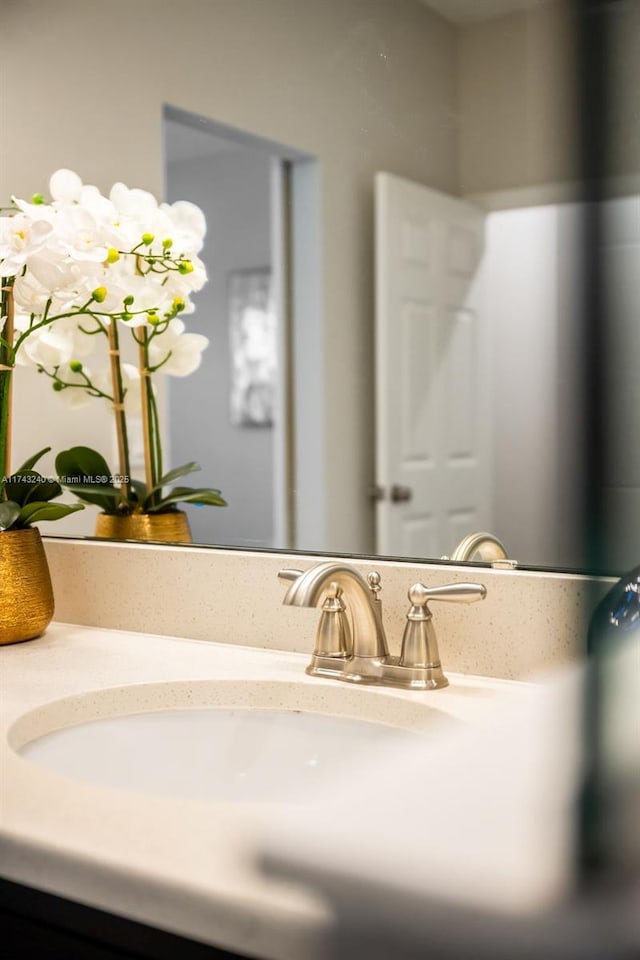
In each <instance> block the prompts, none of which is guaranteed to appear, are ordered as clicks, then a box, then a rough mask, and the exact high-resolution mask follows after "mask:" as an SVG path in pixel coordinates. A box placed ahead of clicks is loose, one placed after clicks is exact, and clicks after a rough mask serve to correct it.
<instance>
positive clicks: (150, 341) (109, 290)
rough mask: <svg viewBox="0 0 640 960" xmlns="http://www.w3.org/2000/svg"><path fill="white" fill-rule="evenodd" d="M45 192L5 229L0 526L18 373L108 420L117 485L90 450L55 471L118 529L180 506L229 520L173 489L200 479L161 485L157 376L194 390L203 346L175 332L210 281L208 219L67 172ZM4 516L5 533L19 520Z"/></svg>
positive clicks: (65, 456) (180, 205)
mask: <svg viewBox="0 0 640 960" xmlns="http://www.w3.org/2000/svg"><path fill="white" fill-rule="evenodd" d="M49 190H50V194H51V200H50V201H49V202H46V201H45V199H44V197H42V196H41V195H39V194H36V195H34V196H33V197H32V198H31V199H30V200H29V201H25V200H21V199H18V198H16V197H14V198H13V199H12V206H11V207H10V208H8V209H7V210H5V211H4V212H5V214H6V215H5V216H2V217H0V277H1V278H2V289H3V300H2V303H3V310H2V317H1V319H0V479H2V481H3V488H2V501H3V503H2V504H0V516H1V511H2V508H3V505H4V503H6V502H8V493H7V490H9V492H13V490H14V487H15V484H14V485H13V486H11V485H10V484H7V483H6V482H5V480H6V474H7V472H8V448H9V438H10V414H9V408H10V402H9V397H10V384H11V375H12V373H13V369H14V367H15V366H16V364H32V365H35V366H36V367H37V369H38V370H39V371H40V372H41V373H42V374H44V375H46V376H47V377H49V378H50V379H51V382H52V387H53V390H54V391H55V392H56V394H58V395H59V396H60V397H61V398H64V399H66V400H68V402H69V404H70V405H71V406H78V405H81V404H83V403H91V402H92V401H93V402H95V401H96V400H100V401H102V402H106V403H107V404H108V405H109V406H110V408H111V410H112V411H113V415H114V421H115V426H116V435H117V441H118V460H119V462H118V471H117V473H116V471H114V470H112V469H111V468H110V467H109V466H108V464H107V462H106V460H105V458H104V457H103V456H102V454H101V453H99V452H98V451H96V450H93V449H91V448H89V447H85V446H76V447H73V448H71V449H70V450H65V451H62V452H61V453H59V454H58V456H57V458H56V470H57V471H58V474H59V479H60V482H61V483H62V484H63V485H65V486H67V487H68V488H69V489H70V490H72V491H73V492H74V494H75V495H76V496H77V497H78V498H79V499H80V500H82V501H84V502H85V503H90V504H95V505H97V506H99V507H100V508H101V509H102V510H103V512H105V513H110V514H118V515H126V514H131V513H134V512H139V513H164V512H168V511H172V510H175V509H176V505H177V504H178V503H184V502H190V503H197V504H209V505H213V506H224V505H225V501H224V500H223V498H222V497H221V495H220V491H219V490H213V489H209V488H206V489H205V488H192V487H184V486H179V487H174V488H172V489H167V488H168V487H169V485H170V484H172V483H174V482H175V481H176V480H179V479H180V478H182V477H183V476H185V475H187V474H188V473H191V472H193V471H195V470H198V469H199V466H198V464H197V463H189V464H185V465H183V466H180V467H176V468H174V469H173V470H170V471H169V472H167V473H165V472H164V468H163V460H162V438H161V425H160V422H159V418H158V407H157V402H156V393H155V390H154V385H153V379H154V377H155V376H156V375H159V374H168V375H173V376H188V375H189V374H190V373H192V372H193V371H194V370H196V369H197V367H198V366H199V365H200V361H201V355H202V351H203V350H204V349H205V347H206V346H207V345H208V340H207V338H206V337H204V336H201V335H200V334H195V333H189V332H187V331H186V328H185V324H184V322H183V320H182V319H181V318H182V316H185V315H187V314H189V313H192V312H193V310H194V305H193V302H192V300H191V296H192V294H193V293H195V292H196V291H198V290H200V289H201V288H202V287H203V286H204V284H205V283H206V279H207V277H206V269H205V266H204V263H203V262H202V260H201V259H200V258H199V257H198V253H199V252H200V250H201V249H202V245H203V239H204V235H205V231H206V223H205V218H204V215H203V213H202V211H201V210H200V209H199V208H198V207H197V206H195V205H194V204H192V203H189V202H186V201H180V202H177V203H173V204H167V203H158V202H157V200H156V199H155V197H154V196H153V195H152V194H150V193H148V192H147V191H146V190H140V189H129V188H128V187H126V186H125V185H124V184H123V183H116V184H114V186H113V187H112V188H111V191H110V193H109V196H105V195H103V194H102V193H101V192H100V190H98V188H97V187H95V186H89V185H85V184H83V182H82V180H81V179H80V177H79V176H78V175H77V174H76V173H74V172H73V171H70V170H58V171H57V172H56V173H54V174H53V176H52V177H51V180H50V183H49ZM123 335H124V336H129V337H132V338H133V340H134V342H135V353H136V356H137V363H136V364H132V363H126V362H124V361H123V359H122V356H121V352H120V344H121V336H123ZM127 415H135V416H140V417H141V420H142V429H143V439H144V455H145V478H144V481H142V480H134V479H133V478H132V477H131V469H130V457H129V430H128V426H127ZM34 463H35V460H34V458H31V460H30V461H28V462H27V464H26V465H23V468H21V469H23V470H24V469H25V467H26V468H27V471H29V470H32V468H33V465H34ZM41 479H42V478H41ZM56 495H57V494H56ZM52 506H53V505H50V507H52ZM58 509H61V507H58ZM68 509H79V506H77V507H75V508H74V507H71V508H68ZM5 512H6V517H5V520H8V519H9V516H10V514H15V509H12V510H10V511H7V509H6V508H5ZM14 522H15V521H14ZM6 528H7V526H6V524H5V529H6ZM0 529H2V521H0Z"/></svg>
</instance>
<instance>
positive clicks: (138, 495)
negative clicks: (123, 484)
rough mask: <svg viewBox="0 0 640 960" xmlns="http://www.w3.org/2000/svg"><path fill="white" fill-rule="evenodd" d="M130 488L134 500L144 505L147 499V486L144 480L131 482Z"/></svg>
mask: <svg viewBox="0 0 640 960" xmlns="http://www.w3.org/2000/svg"><path fill="white" fill-rule="evenodd" d="M129 486H130V487H131V490H132V491H133V494H134V499H135V500H136V501H137V502H138V503H144V501H145V500H146V498H147V485H146V483H143V482H142V480H129Z"/></svg>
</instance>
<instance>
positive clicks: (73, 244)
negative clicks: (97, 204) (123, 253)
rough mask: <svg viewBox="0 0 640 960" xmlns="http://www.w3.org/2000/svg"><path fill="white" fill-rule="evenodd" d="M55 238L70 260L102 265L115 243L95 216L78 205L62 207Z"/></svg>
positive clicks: (113, 238) (115, 240) (57, 220)
mask: <svg viewBox="0 0 640 960" xmlns="http://www.w3.org/2000/svg"><path fill="white" fill-rule="evenodd" d="M55 238H56V241H57V244H58V246H59V248H60V249H61V250H63V251H64V252H65V253H66V254H67V255H68V256H69V257H71V259H72V260H81V261H89V262H93V263H104V261H105V260H106V259H107V257H108V254H109V250H110V249H111V248H112V247H113V244H114V242H117V239H116V237H115V236H112V235H109V234H108V233H107V231H106V230H105V229H104V227H103V226H101V224H100V223H99V222H98V221H97V220H96V218H95V216H94V215H93V214H92V213H91V212H90V211H89V210H86V209H85V208H84V207H80V206H78V205H74V206H68V207H63V208H62V209H61V210H60V211H59V213H58V216H57V219H56V225H55Z"/></svg>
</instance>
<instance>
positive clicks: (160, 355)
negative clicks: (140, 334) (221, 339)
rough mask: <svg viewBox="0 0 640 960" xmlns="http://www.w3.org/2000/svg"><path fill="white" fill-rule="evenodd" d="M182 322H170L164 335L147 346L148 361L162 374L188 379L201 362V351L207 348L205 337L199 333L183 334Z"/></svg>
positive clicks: (160, 335)
mask: <svg viewBox="0 0 640 960" xmlns="http://www.w3.org/2000/svg"><path fill="white" fill-rule="evenodd" d="M184 331H185V326H184V323H183V322H182V320H178V319H176V320H172V321H171V323H170V324H169V326H168V327H167V329H166V331H165V332H164V333H161V334H159V336H157V337H154V338H153V340H152V341H151V343H150V344H149V360H150V361H151V365H152V366H154V367H156V366H157V365H158V364H160V363H163V361H164V360H165V359H166V358H167V357H168V360H166V363H163V366H162V367H160V371H161V372H162V373H167V374H169V375H170V376H173V377H188V376H189V374H190V373H193V372H194V370H197V369H198V367H199V366H200V363H201V361H202V351H203V350H205V349H206V348H207V347H208V346H209V341H208V339H207V337H204V336H202V334H200V333H185V332H184Z"/></svg>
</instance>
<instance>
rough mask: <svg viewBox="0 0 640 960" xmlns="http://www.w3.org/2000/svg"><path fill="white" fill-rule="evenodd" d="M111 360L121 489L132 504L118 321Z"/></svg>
mask: <svg viewBox="0 0 640 960" xmlns="http://www.w3.org/2000/svg"><path fill="white" fill-rule="evenodd" d="M109 360H110V364H111V384H112V391H113V411H114V416H115V422H116V436H117V441H118V467H119V470H120V476H121V478H122V480H121V484H120V489H121V492H122V498H123V500H124V501H125V502H126V503H130V502H131V469H130V463H129V437H128V434H127V418H126V417H125V413H124V390H123V387H122V368H121V366H120V340H119V336H118V321H117V320H113V319H112V320H111V322H110V323H109Z"/></svg>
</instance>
